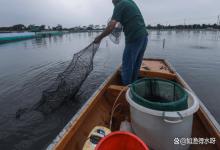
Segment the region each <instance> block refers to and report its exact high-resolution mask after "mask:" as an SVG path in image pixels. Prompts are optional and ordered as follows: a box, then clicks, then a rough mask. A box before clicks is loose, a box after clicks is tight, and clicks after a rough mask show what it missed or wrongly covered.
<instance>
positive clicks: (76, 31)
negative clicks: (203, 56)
mask: <svg viewBox="0 0 220 150" xmlns="http://www.w3.org/2000/svg"><path fill="white" fill-rule="evenodd" d="M147 30H149V31H150V30H154V31H220V29H212V28H210V29H152V28H150V29H149V28H147ZM101 31H103V29H94V30H61V31H60V32H65V33H83V32H101ZM25 32H30V31H0V34H1V33H25ZM42 32H45V31H42ZM46 32H48V31H46ZM52 32H53V31H52ZM33 33H34V32H33ZM36 33H41V32H36Z"/></svg>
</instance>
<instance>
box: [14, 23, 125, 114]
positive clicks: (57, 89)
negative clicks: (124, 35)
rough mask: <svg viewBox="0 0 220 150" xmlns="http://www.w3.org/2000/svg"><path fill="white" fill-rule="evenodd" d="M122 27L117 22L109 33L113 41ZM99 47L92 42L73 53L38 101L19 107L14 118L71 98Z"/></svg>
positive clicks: (45, 112) (52, 107)
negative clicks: (68, 62)
mask: <svg viewBox="0 0 220 150" xmlns="http://www.w3.org/2000/svg"><path fill="white" fill-rule="evenodd" d="M121 30H122V27H121V25H120V24H117V26H116V28H115V29H114V31H113V32H112V34H111V35H110V39H111V40H112V41H113V42H114V43H119V42H120V36H121ZM98 48H99V44H95V43H92V44H90V45H89V46H87V47H86V48H85V49H83V50H81V51H79V52H78V53H76V54H74V56H73V59H72V61H71V63H70V64H69V65H68V67H67V68H66V69H65V70H64V71H63V72H62V73H60V74H59V75H58V76H57V78H56V79H55V82H54V83H52V85H51V86H49V88H48V89H46V90H44V91H43V92H42V97H41V99H40V101H39V102H38V103H37V104H36V105H34V106H33V107H32V108H31V109H20V110H18V111H17V113H16V118H20V116H21V115H22V114H23V113H26V112H28V111H40V112H42V113H44V114H48V113H50V112H52V111H54V110H56V109H57V108H59V107H60V106H61V104H63V103H64V102H65V101H67V100H70V99H73V98H74V96H75V95H76V94H77V92H78V90H79V89H80V87H81V85H82V84H83V82H84V81H85V79H86V78H87V76H88V75H89V73H90V72H91V71H92V70H93V59H94V56H95V54H96V52H97V50H98Z"/></svg>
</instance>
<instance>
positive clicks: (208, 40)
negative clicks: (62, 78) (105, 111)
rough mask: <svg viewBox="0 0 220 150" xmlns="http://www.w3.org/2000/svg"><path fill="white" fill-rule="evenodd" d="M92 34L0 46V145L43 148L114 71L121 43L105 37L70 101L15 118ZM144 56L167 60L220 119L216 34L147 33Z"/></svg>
mask: <svg viewBox="0 0 220 150" xmlns="http://www.w3.org/2000/svg"><path fill="white" fill-rule="evenodd" d="M96 35H97V33H72V34H64V35H61V36H54V37H50V38H42V39H31V40H26V41H19V42H14V43H7V44H3V45H0V149H4V150H11V149H18V150H26V149H36V150H39V149H45V148H46V147H47V145H48V144H49V143H50V142H51V141H52V140H53V138H55V136H56V135H57V134H58V133H59V131H60V130H61V129H62V128H63V127H64V126H65V124H66V123H67V122H68V121H69V119H70V118H71V117H72V116H73V115H74V114H75V113H76V112H77V110H78V109H79V108H80V107H81V106H82V105H83V104H84V103H85V101H86V100H87V99H88V98H89V97H90V95H91V94H92V93H93V92H94V91H95V90H96V89H97V88H98V86H99V85H100V84H101V83H102V82H103V81H104V80H105V79H106V77H107V76H109V75H110V74H111V73H113V72H114V70H115V69H116V68H117V66H118V65H119V64H120V63H121V57H122V52H123V47H124V43H123V42H121V43H120V44H119V45H114V44H112V43H111V41H110V40H109V39H108V38H106V39H104V40H103V42H102V44H101V46H100V49H99V50H98V52H97V54H96V56H95V59H94V70H93V71H92V73H91V74H90V75H89V77H88V78H87V80H86V81H85V83H84V84H83V86H82V87H81V89H80V91H79V93H78V94H77V96H76V97H75V98H74V99H73V100H71V101H69V102H67V103H64V104H63V105H62V106H61V107H60V108H59V109H58V110H56V111H55V112H53V113H51V114H49V115H47V116H44V115H42V114H41V113H40V112H34V111H33V112H30V113H27V114H25V115H24V116H22V117H21V118H20V119H16V118H15V114H16V111H17V110H18V109H20V108H30V107H32V106H33V105H34V104H35V103H37V102H38V101H39V100H40V97H41V92H42V91H43V90H44V89H46V88H47V87H49V85H51V83H52V82H53V81H54V79H55V78H56V76H57V75H58V73H60V72H62V71H63V70H64V69H65V67H66V66H67V65H68V63H69V62H70V61H71V59H72V56H73V54H74V53H76V52H78V51H79V50H81V49H83V48H84V47H86V46H87V45H88V44H89V43H90V42H91V41H93V39H94V37H95V36H96ZM163 39H165V41H166V44H165V48H164V49H163V48H162V47H163V42H162V41H163ZM122 41H123V38H122ZM145 56H146V57H154V58H155V57H159V58H164V59H167V60H168V61H169V62H170V63H171V64H172V65H173V66H174V67H175V69H176V70H177V71H178V72H179V73H180V74H181V76H182V77H183V78H184V79H185V80H186V81H187V82H188V83H189V85H190V86H191V87H192V89H193V90H194V91H195V92H196V94H197V95H198V96H199V97H200V99H201V100H202V101H203V102H204V104H205V105H206V106H207V108H208V109H209V110H210V111H211V113H212V114H213V115H214V116H215V118H216V119H217V121H218V122H219V121H220V117H219V116H220V111H219V109H218V108H219V107H220V103H219V96H218V93H219V86H220V78H219V77H220V59H219V58H220V32H216V31H161V32H159V31H150V34H149V44H148V47H147V51H146V53H145Z"/></svg>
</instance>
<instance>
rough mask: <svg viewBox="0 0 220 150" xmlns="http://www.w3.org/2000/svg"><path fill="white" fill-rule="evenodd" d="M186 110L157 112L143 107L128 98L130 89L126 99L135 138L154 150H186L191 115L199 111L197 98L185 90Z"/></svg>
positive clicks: (191, 121)
mask: <svg viewBox="0 0 220 150" xmlns="http://www.w3.org/2000/svg"><path fill="white" fill-rule="evenodd" d="M186 91H187V93H188V94H189V96H188V109H186V110H183V111H178V112H165V111H158V110H153V109H149V108H146V107H143V106H141V105H139V104H137V103H136V102H134V101H133V100H132V99H131V97H130V89H129V90H128V91H127V93H126V99H127V101H128V103H129V104H130V113H131V124H132V128H133V130H134V132H135V134H136V135H137V136H139V137H140V138H141V139H142V140H143V141H144V142H145V143H146V144H147V145H149V147H151V148H153V149H155V150H187V149H189V146H190V144H187V138H188V139H189V138H191V134H192V124H193V114H194V113H195V112H197V111H198V109H199V100H198V98H197V97H196V96H195V95H194V94H193V93H191V92H190V91H188V90H186Z"/></svg>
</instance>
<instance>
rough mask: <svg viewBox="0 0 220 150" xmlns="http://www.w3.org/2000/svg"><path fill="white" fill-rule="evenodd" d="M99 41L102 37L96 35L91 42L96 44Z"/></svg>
mask: <svg viewBox="0 0 220 150" xmlns="http://www.w3.org/2000/svg"><path fill="white" fill-rule="evenodd" d="M101 41H102V38H101V37H100V36H97V37H96V38H95V40H94V42H93V43H96V44H98V43H100V42H101Z"/></svg>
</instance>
